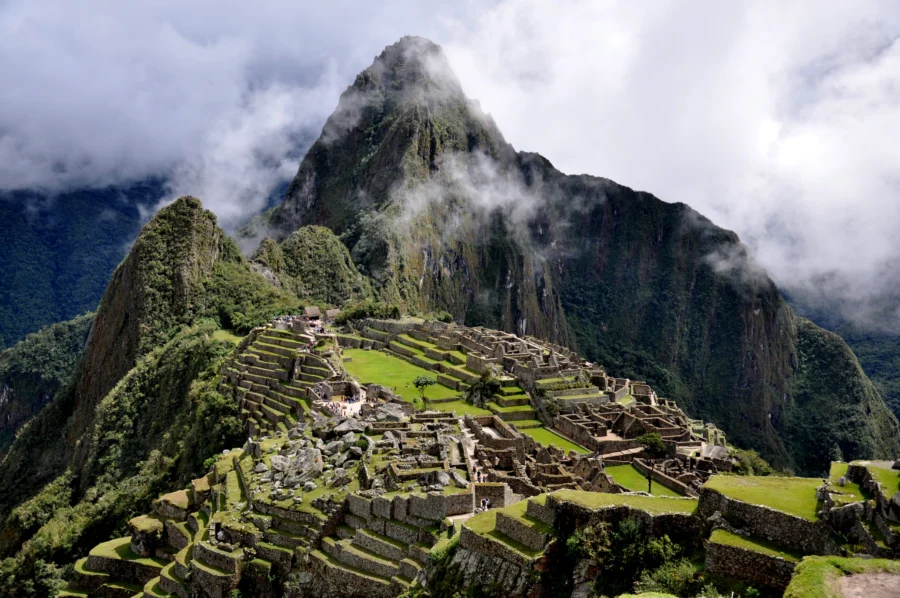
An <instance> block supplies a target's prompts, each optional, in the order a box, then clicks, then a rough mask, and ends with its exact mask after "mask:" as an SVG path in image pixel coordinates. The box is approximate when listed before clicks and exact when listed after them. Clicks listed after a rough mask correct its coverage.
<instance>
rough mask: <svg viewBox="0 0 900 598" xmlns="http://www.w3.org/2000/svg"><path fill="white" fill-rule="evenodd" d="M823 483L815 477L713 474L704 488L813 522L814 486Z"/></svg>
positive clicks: (814, 514)
mask: <svg viewBox="0 0 900 598" xmlns="http://www.w3.org/2000/svg"><path fill="white" fill-rule="evenodd" d="M821 485H822V480H821V479H816V478H783V477H771V476H769V477H740V476H726V475H714V476H712V477H711V478H709V480H708V481H707V482H706V486H705V487H706V488H711V489H713V490H716V491H718V492H721V493H722V494H724V495H725V496H727V497H729V498H733V499H735V500H740V501H743V502H747V503H750V504H754V505H763V506H766V507H771V508H773V509H776V510H778V511H782V512H784V513H788V514H790V515H796V516H797V517H803V518H804V519H808V520H810V521H816V520H817V517H816V512H817V511H818V501H817V500H816V488H818V487H819V486H821Z"/></svg>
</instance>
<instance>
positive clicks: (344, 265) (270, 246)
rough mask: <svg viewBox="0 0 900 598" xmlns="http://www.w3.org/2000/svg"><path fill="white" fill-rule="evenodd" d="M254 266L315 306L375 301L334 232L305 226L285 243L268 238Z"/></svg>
mask: <svg viewBox="0 0 900 598" xmlns="http://www.w3.org/2000/svg"><path fill="white" fill-rule="evenodd" d="M251 264H252V265H253V266H254V267H255V268H256V269H257V270H258V271H259V272H260V273H262V274H263V275H264V276H266V278H268V279H269V280H271V281H272V282H273V283H274V284H276V285H277V286H282V287H286V288H288V289H290V290H291V291H293V292H294V294H296V295H297V296H298V297H302V298H304V299H306V300H308V301H311V302H314V303H322V304H326V305H341V304H343V303H346V302H348V301H362V300H365V299H370V298H372V290H371V288H370V287H371V285H370V283H369V280H368V279H367V278H366V277H364V276H363V275H361V274H360V273H359V271H357V269H356V266H355V265H354V263H353V260H352V258H351V257H350V252H349V251H347V247H346V246H344V244H343V243H341V241H340V239H338V238H337V237H336V236H335V235H334V233H333V232H331V230H330V229H327V228H325V227H323V226H304V227H301V228H300V229H298V230H297V231H295V232H294V233H293V234H291V235H290V236H289V237H288V238H287V239H285V240H284V241H283V242H281V243H277V242H276V241H274V240H273V239H270V238H266V239H263V241H262V242H261V243H260V245H259V248H258V249H257V250H256V252H255V253H254V255H253V261H252V262H251Z"/></svg>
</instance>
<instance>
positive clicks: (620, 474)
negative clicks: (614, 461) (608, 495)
mask: <svg viewBox="0 0 900 598" xmlns="http://www.w3.org/2000/svg"><path fill="white" fill-rule="evenodd" d="M606 473H608V474H609V475H610V476H612V478H613V480H615V482H616V483H617V484H620V485H621V486H624V487H625V488H627V489H628V490H631V491H632V492H647V478H646V477H644V475H643V474H641V472H639V471H638V470H637V469H635V468H634V467H633V466H631V465H610V466H607V467H606ZM652 494H653V495H654V496H680V495H679V494H678V493H676V492H673V491H672V490H669V489H668V488H666V487H665V486H663V485H662V484H660V483H659V482H657V483H655V484H653V492H652Z"/></svg>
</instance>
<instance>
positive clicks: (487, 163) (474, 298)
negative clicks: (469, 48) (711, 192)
mask: <svg viewBox="0 0 900 598" xmlns="http://www.w3.org/2000/svg"><path fill="white" fill-rule="evenodd" d="M310 224H315V225H322V226H326V227H328V228H330V229H331V230H333V231H334V232H335V233H336V234H337V235H338V236H339V237H340V238H341V240H342V241H343V242H344V243H345V244H346V246H347V248H348V249H349V251H350V255H351V256H352V258H353V261H354V263H355V265H356V267H357V268H358V269H359V270H360V272H362V273H364V274H366V275H368V276H369V277H370V278H371V279H372V280H373V285H374V287H375V290H376V292H378V293H379V294H380V295H381V296H382V298H384V299H385V300H388V301H391V302H395V303H399V304H401V305H403V306H404V307H406V308H407V309H408V310H409V311H430V310H435V309H446V310H448V311H450V312H451V313H452V314H453V315H454V316H455V317H456V318H457V319H458V320H460V321H463V322H465V323H466V324H469V325H478V324H483V325H486V326H492V327H498V328H502V329H505V330H510V331H513V332H517V333H519V334H533V335H536V336H540V337H544V338H549V339H551V340H554V341H556V342H559V343H562V344H567V345H570V346H572V347H574V348H577V349H578V350H580V351H582V352H583V353H585V354H586V355H588V356H589V357H590V358H592V359H596V360H598V361H599V362H601V363H603V364H604V365H606V366H607V367H608V368H609V370H610V371H611V372H613V373H615V374H617V375H622V376H629V377H647V378H649V381H650V382H652V383H653V384H654V386H656V387H657V388H659V389H660V390H661V391H663V392H664V393H666V394H667V395H669V396H672V397H673V398H675V399H677V400H678V401H679V402H680V403H681V404H684V405H685V406H686V408H687V409H688V410H689V411H690V412H692V413H696V414H697V415H698V416H702V417H704V418H709V419H712V420H713V421H715V422H716V423H717V424H719V425H720V426H722V427H723V428H724V429H726V430H727V431H729V432H730V434H731V435H732V437H733V439H734V440H735V441H737V442H738V443H740V444H742V445H745V446H751V447H754V448H757V449H759V450H760V451H762V452H763V453H764V454H765V455H766V456H767V457H769V458H770V459H773V460H774V461H775V462H776V463H778V464H779V465H782V466H790V467H799V468H801V469H803V470H807V471H809V470H811V469H815V467H816V466H815V465H813V464H812V463H813V461H814V460H813V459H810V457H809V447H808V445H807V444H808V443H807V442H806V441H803V440H801V439H799V438H798V436H797V435H796V434H791V433H788V426H789V422H796V421H804V423H805V425H806V426H808V427H809V428H810V429H813V430H815V433H816V434H819V435H822V437H828V436H829V435H830V434H831V433H832V432H833V431H835V430H836V428H835V426H839V425H841V424H840V423H839V422H841V421H842V417H841V416H840V412H841V411H842V410H846V409H850V410H853V411H854V413H857V412H859V413H865V414H866V415H865V417H855V418H853V419H852V421H853V425H854V430H853V434H855V435H856V436H858V437H860V438H869V439H871V442H869V441H866V442H860V443H855V442H847V443H845V444H843V445H841V447H842V450H845V454H846V456H847V457H853V458H856V457H869V456H878V455H881V456H885V455H886V453H888V452H891V451H893V452H898V451H900V432H898V425H897V420H896V419H895V418H894V417H893V415H892V414H890V412H889V411H888V410H887V409H886V408H885V407H884V404H883V401H882V400H881V399H880V397H878V395H877V393H875V391H874V390H872V389H871V384H870V383H869V381H868V380H867V379H866V378H865V376H864V374H863V373H862V372H861V371H860V370H859V368H858V366H854V364H855V358H854V357H853V355H852V353H851V352H850V351H849V350H847V351H843V350H841V351H832V352H830V353H829V354H828V356H827V357H826V356H823V355H820V354H817V353H815V350H816V349H815V348H813V350H812V351H813V352H812V353H810V352H809V351H805V350H804V351H801V346H800V345H801V344H802V342H803V337H804V334H808V333H809V331H810V330H811V329H810V328H809V325H808V323H806V322H802V321H799V320H798V319H797V318H796V316H795V315H794V314H793V312H792V311H791V309H790V308H789V307H788V306H787V305H786V303H785V302H784V301H783V299H782V297H781V295H780V294H779V291H778V289H777V288H776V287H775V285H774V284H773V283H772V281H771V280H770V279H769V278H768V276H767V275H766V273H765V272H764V271H762V269H761V268H759V266H757V265H756V264H755V263H754V262H753V260H752V258H751V257H750V256H749V255H748V254H747V251H746V248H745V247H744V246H743V245H742V244H741V243H740V241H739V239H738V237H737V236H736V235H735V234H734V233H731V232H729V231H725V230H723V229H721V228H719V227H717V226H715V225H714V224H712V223H711V222H709V221H708V220H707V219H705V218H704V217H702V216H701V215H699V214H697V213H696V212H694V211H693V210H691V209H690V208H689V207H687V206H685V205H682V204H669V203H666V202H664V201H661V200H659V199H657V198H656V197H654V196H652V195H650V194H648V193H643V192H635V191H633V190H631V189H629V188H627V187H624V186H622V185H619V184H616V183H614V182H612V181H609V180H606V179H601V178H596V177H591V176H570V175H565V174H563V173H561V172H559V171H558V170H556V169H555V168H554V167H553V165H552V164H551V163H550V162H549V161H548V160H546V159H544V158H543V157H541V156H539V155H537V154H529V153H521V152H516V151H515V150H514V149H513V148H512V147H511V146H510V145H509V144H508V143H507V142H506V141H505V140H504V138H503V136H502V134H501V133H500V131H499V130H498V129H497V127H496V125H495V124H494V122H493V121H492V119H491V118H490V117H489V116H487V115H486V114H484V113H483V112H482V111H481V110H480V108H479V107H478V105H477V103H475V102H473V101H472V100H469V99H468V98H467V97H466V96H465V94H464V93H463V91H462V88H461V87H460V85H459V82H458V81H457V80H456V78H455V76H454V75H453V73H452V71H451V69H450V67H449V65H448V63H447V61H446V59H445V57H444V56H443V54H442V52H441V50H440V48H439V47H438V46H436V45H434V44H432V43H431V42H429V41H427V40H423V39H421V38H404V39H403V40H401V41H400V42H398V43H397V44H394V45H392V46H390V47H388V48H387V49H385V51H384V52H383V53H382V54H381V55H379V56H378V57H377V58H376V59H375V61H374V63H373V64H372V66H370V67H369V68H368V69H366V70H365V71H363V72H362V73H360V74H359V75H358V76H357V78H356V80H355V82H354V83H353V85H351V86H350V87H349V88H348V89H347V90H346V91H345V92H344V94H343V95H342V96H341V100H340V103H339V105H338V107H337V109H336V110H335V112H334V114H333V115H332V116H331V117H330V118H329V119H328V121H327V122H326V124H325V126H324V129H323V132H322V135H321V137H320V138H319V139H318V141H316V143H315V144H313V146H312V147H311V148H310V150H309V152H308V154H307V155H306V157H305V158H304V160H303V162H302V163H301V165H300V168H299V171H298V173H297V176H296V177H295V178H294V180H293V182H292V183H291V185H290V188H289V190H288V192H287V194H286V197H285V200H284V202H283V203H282V204H281V205H280V206H277V207H276V208H274V209H273V210H271V211H270V212H268V213H267V214H265V215H264V216H263V217H262V218H259V219H257V220H256V221H255V222H254V223H253V224H252V225H251V227H250V228H249V229H248V231H245V234H257V235H261V234H263V233H265V234H268V235H271V236H274V237H275V238H276V239H285V238H287V237H289V235H291V233H293V232H294V231H295V230H297V229H298V228H300V227H302V226H304V225H310ZM813 328H814V327H813ZM811 334H814V333H811ZM836 342H838V343H839V342H840V341H839V340H837V341H836ZM812 363H815V364H816V365H815V367H810V365H809V364H812ZM825 363H828V364H829V365H828V366H827V367H825V368H824V369H823V368H822V366H824V365H825ZM829 370H830V371H841V372H844V375H846V376H850V379H849V380H847V384H849V385H851V386H854V387H856V388H865V389H866V390H865V391H864V392H862V393H856V394H851V395H848V396H846V397H844V398H843V399H842V400H841V401H838V402H839V403H841V404H840V407H838V406H837V404H836V403H835V402H833V401H832V400H831V399H827V400H824V399H823V401H821V402H820V401H818V399H817V398H816V397H808V394H809V393H808V392H807V390H806V389H808V388H809V384H808V381H809V378H810V373H811V372H812V371H816V372H818V373H819V374H823V375H824V374H825V373H826V372H827V371H829ZM870 391H871V392H870ZM801 396H802V398H801ZM807 397H808V398H807ZM788 413H790V414H791V415H790V417H788V416H787V414H788ZM832 418H834V419H832ZM823 462H824V461H823Z"/></svg>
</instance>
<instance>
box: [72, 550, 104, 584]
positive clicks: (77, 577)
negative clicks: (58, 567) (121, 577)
mask: <svg viewBox="0 0 900 598" xmlns="http://www.w3.org/2000/svg"><path fill="white" fill-rule="evenodd" d="M87 560H88V559H87V557H84V558H82V559H78V560H77V561H76V562H75V570H74V576H73V577H72V581H71V583H70V584H69V585H70V586H71V587H72V588H73V589H75V590H84V591H91V590H96V589H97V588H99V587H100V586H102V585H103V584H105V583H106V582H108V581H109V573H105V572H102V571H92V570H90V569H88V568H87V566H86V565H87Z"/></svg>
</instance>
